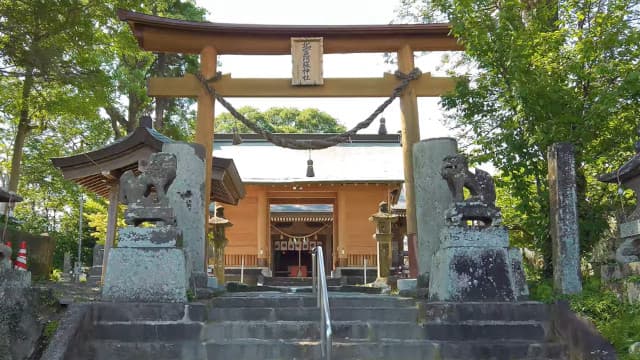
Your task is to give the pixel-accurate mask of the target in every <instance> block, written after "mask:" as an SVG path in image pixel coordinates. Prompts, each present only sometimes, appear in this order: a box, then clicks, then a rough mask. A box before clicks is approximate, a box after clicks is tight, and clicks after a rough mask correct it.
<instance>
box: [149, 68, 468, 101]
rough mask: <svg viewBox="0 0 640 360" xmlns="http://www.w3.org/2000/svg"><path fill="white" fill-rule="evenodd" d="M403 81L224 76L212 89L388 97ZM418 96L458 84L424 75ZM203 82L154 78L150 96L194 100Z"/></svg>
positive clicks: (236, 93)
mask: <svg viewBox="0 0 640 360" xmlns="http://www.w3.org/2000/svg"><path fill="white" fill-rule="evenodd" d="M399 83H400V81H399V80H398V79H397V78H396V77H395V76H394V75H393V74H389V73H385V74H384V76H383V77H382V78H336V79H324V85H320V86H293V85H291V79H246V78H245V79H234V78H232V77H231V75H229V74H226V75H223V76H222V78H220V79H219V80H217V81H214V82H212V86H213V88H214V89H216V91H218V92H219V93H220V94H221V95H222V96H225V97H256V98H257V97H388V96H389V95H391V93H392V91H393V89H394V87H396V86H397V85H398V84H399ZM412 86H413V89H414V91H415V94H416V96H418V97H427V96H441V95H443V94H446V93H447V92H450V91H452V90H453V89H454V87H455V80H454V79H453V78H447V77H432V76H431V75H430V74H429V73H425V74H423V75H422V76H421V77H420V78H419V79H417V80H415V81H413V82H412ZM201 87H202V86H201V85H200V82H199V81H198V79H196V77H195V76H193V75H191V74H189V75H186V76H185V77H182V78H151V79H149V84H148V87H147V88H148V90H147V92H148V94H149V96H156V97H191V98H195V97H197V96H198V94H199V93H200V91H201V90H200V89H201Z"/></svg>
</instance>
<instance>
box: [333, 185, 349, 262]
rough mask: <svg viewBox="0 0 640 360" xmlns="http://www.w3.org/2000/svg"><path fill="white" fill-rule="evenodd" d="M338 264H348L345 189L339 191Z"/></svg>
mask: <svg viewBox="0 0 640 360" xmlns="http://www.w3.org/2000/svg"><path fill="white" fill-rule="evenodd" d="M337 210H338V224H337V226H338V231H337V232H338V237H337V238H336V243H337V244H336V248H337V251H338V266H347V249H346V245H347V226H348V225H347V197H346V194H345V193H344V191H338V209H337Z"/></svg>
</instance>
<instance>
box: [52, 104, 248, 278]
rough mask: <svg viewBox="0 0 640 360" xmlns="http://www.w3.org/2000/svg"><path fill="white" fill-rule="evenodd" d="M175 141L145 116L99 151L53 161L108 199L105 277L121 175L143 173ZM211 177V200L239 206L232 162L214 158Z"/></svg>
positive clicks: (237, 177) (67, 176)
mask: <svg viewBox="0 0 640 360" xmlns="http://www.w3.org/2000/svg"><path fill="white" fill-rule="evenodd" d="M172 142H174V140H172V139H170V138H168V137H166V136H164V135H162V134H161V133H159V132H158V131H156V130H154V129H153V128H152V127H151V118H150V117H148V116H144V117H142V118H141V119H140V126H139V127H138V128H136V129H135V130H134V131H133V132H132V133H131V134H129V135H127V136H126V137H123V138H122V139H118V140H117V141H115V142H113V143H111V144H109V145H107V146H105V147H102V148H100V149H97V150H93V151H89V152H86V153H82V154H77V155H72V156H67V157H60V158H52V159H51V161H52V162H53V165H54V166H55V167H57V168H58V169H60V171H62V174H63V176H64V178H65V179H67V180H71V181H73V182H75V183H77V184H79V185H81V186H83V187H84V188H86V189H87V190H89V191H91V192H93V193H96V194H98V195H100V196H102V197H105V198H107V199H108V200H109V210H108V216H107V239H106V241H105V249H104V250H105V252H104V258H103V267H102V268H103V274H104V269H106V264H107V259H108V252H109V249H110V248H111V246H112V245H113V240H114V238H115V231H116V223H117V221H116V220H117V204H118V187H119V179H120V176H121V175H122V174H123V173H124V172H126V171H127V170H133V171H134V172H136V173H139V172H140V169H141V168H144V166H145V165H146V163H147V161H148V159H149V156H150V155H151V154H153V153H156V152H160V151H162V146H163V145H164V144H167V143H172ZM212 168H213V169H212V170H213V171H212V177H211V182H212V184H211V195H210V197H211V199H213V200H214V201H219V202H222V203H226V204H232V205H236V204H238V201H239V200H240V199H241V198H243V197H244V194H245V190H244V185H243V184H242V180H241V179H240V175H239V174H238V170H237V169H236V167H235V163H234V162H233V160H231V159H223V158H214V159H213V165H212Z"/></svg>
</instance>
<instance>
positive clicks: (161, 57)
mask: <svg viewBox="0 0 640 360" xmlns="http://www.w3.org/2000/svg"><path fill="white" fill-rule="evenodd" d="M157 57H158V61H157V62H156V71H155V75H156V76H165V73H166V69H167V54H164V53H160V54H158V55H157ZM168 102H169V101H168V99H165V98H161V97H157V98H156V121H155V122H154V124H153V125H154V128H155V129H156V130H158V131H160V130H162V128H163V127H164V110H165V109H166V107H167V104H168Z"/></svg>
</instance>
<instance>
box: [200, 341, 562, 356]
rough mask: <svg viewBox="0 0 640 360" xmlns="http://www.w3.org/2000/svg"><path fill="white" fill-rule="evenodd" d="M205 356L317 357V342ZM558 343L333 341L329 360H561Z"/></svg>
mask: <svg viewBox="0 0 640 360" xmlns="http://www.w3.org/2000/svg"><path fill="white" fill-rule="evenodd" d="M206 348H207V354H208V356H209V359H227V358H228V359H232V358H233V359H244V360H253V359H256V360H257V359H261V360H262V359H265V360H266V359H274V360H275V359H320V358H321V349H320V344H319V342H318V341H309V340H302V341H295V340H294V341H291V340H258V339H239V340H229V341H211V342H207V343H206ZM566 352H567V351H566V347H565V346H564V345H562V344H558V343H531V342H524V341H498V342H488V341H481V342H478V341H465V342H446V341H445V342H443V341H441V342H437V341H427V340H380V341H376V342H370V341H334V342H333V347H332V359H336V360H337V359H367V360H375V359H406V360H413V359H424V360H432V359H440V360H483V359H491V360H503V359H504V360H514V359H518V360H551V359H553V360H556V359H557V360H564V359H566V358H567V357H566Z"/></svg>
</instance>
